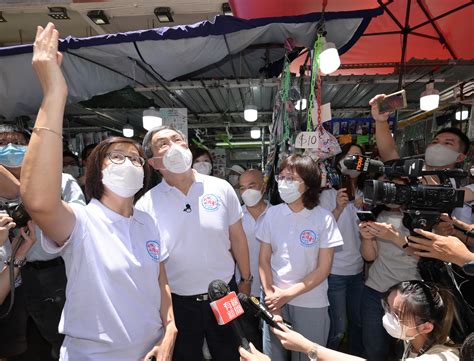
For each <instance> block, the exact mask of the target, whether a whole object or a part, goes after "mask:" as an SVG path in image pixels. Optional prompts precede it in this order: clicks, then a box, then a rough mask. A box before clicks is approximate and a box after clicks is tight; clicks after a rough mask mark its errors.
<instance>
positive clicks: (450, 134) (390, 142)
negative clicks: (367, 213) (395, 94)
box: [369, 94, 472, 222]
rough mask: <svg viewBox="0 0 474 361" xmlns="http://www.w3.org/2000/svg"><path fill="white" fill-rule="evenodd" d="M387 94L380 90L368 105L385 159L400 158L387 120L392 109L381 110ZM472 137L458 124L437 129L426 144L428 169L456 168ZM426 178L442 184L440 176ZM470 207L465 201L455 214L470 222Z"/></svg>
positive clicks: (427, 180) (376, 137) (463, 156)
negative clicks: (370, 108) (457, 126)
mask: <svg viewBox="0 0 474 361" xmlns="http://www.w3.org/2000/svg"><path fill="white" fill-rule="evenodd" d="M384 97H385V94H378V95H376V96H375V97H373V98H372V99H371V100H370V102H369V105H370V106H371V107H372V117H373V118H374V120H375V139H376V142H377V144H383V147H379V151H380V156H381V158H382V161H384V162H385V161H389V160H396V159H400V155H399V154H398V151H397V147H396V144H395V141H394V139H393V137H392V133H391V131H390V127H389V124H388V117H389V113H380V112H379V109H378V106H377V102H378V101H380V100H381V99H383V98H384ZM469 144H470V142H469V138H468V137H467V136H466V135H465V134H464V133H463V132H462V131H461V130H459V129H457V128H444V129H441V130H440V131H438V132H437V133H436V135H435V136H434V138H433V140H432V141H431V143H430V144H428V146H427V147H426V151H425V157H424V159H425V164H426V169H427V170H443V169H456V164H457V163H461V162H463V161H464V159H465V158H466V154H467V153H468V151H469ZM424 181H425V182H426V183H427V184H440V179H439V178H438V177H437V176H425V177H424ZM450 182H451V185H452V186H453V187H455V188H456V187H458V186H459V185H458V184H456V181H455V180H454V179H450ZM471 213H472V211H471V207H469V206H468V205H465V206H464V207H462V208H456V209H455V210H454V211H453V212H452V215H454V216H456V217H457V218H458V219H460V220H462V221H463V222H469V221H470V219H471Z"/></svg>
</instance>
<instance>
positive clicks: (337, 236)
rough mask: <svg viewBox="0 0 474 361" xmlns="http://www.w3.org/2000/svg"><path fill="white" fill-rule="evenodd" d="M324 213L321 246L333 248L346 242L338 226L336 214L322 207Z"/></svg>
mask: <svg viewBox="0 0 474 361" xmlns="http://www.w3.org/2000/svg"><path fill="white" fill-rule="evenodd" d="M321 210H322V211H323V212H324V214H323V215H322V217H321V219H322V222H323V227H322V228H323V230H322V232H321V236H320V247H321V248H332V247H337V246H340V245H342V244H344V242H343V240H342V235H341V232H340V231H339V227H338V226H337V223H336V220H335V219H334V216H333V215H332V214H331V213H330V212H328V211H327V210H325V209H321Z"/></svg>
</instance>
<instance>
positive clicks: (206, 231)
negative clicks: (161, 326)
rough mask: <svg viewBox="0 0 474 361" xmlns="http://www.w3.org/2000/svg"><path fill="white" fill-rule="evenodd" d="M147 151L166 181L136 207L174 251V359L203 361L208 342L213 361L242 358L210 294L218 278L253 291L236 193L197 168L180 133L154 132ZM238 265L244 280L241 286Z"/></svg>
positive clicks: (162, 129)
mask: <svg viewBox="0 0 474 361" xmlns="http://www.w3.org/2000/svg"><path fill="white" fill-rule="evenodd" d="M143 147H144V149H145V154H146V156H147V158H148V162H149V164H150V165H151V166H152V167H153V168H154V169H156V170H158V171H159V172H160V173H161V175H162V176H163V180H162V181H161V183H160V184H158V185H157V186H156V187H154V188H152V189H151V190H150V191H149V192H147V193H146V194H145V195H144V196H143V198H141V199H140V200H139V201H138V203H137V208H139V209H141V210H143V211H145V212H148V213H149V214H151V216H152V217H153V218H155V219H156V221H157V223H158V225H159V227H160V234H161V239H162V242H163V244H164V246H165V247H166V249H167V250H168V251H169V258H168V260H167V262H166V265H165V267H166V271H167V274H168V280H169V285H170V288H171V292H172V297H173V307H174V312H175V318H176V326H177V328H178V336H177V339H176V344H175V349H174V354H173V360H183V361H184V360H186V361H187V360H198V359H202V345H203V340H204V337H205V338H206V340H207V344H208V346H209V350H210V353H211V355H212V357H213V359H215V360H225V361H232V360H238V359H239V353H238V345H239V340H238V338H237V337H236V336H235V335H234V334H233V332H232V329H231V327H230V326H229V325H226V326H219V325H217V322H216V320H215V318H214V315H213V313H212V311H211V308H210V306H209V300H208V296H207V290H208V286H209V283H210V282H211V281H213V280H216V279H221V280H223V281H224V282H227V283H228V284H229V286H230V288H231V289H232V290H234V291H240V292H244V293H247V294H249V293H250V284H251V281H252V275H251V273H250V265H249V251H248V246H247V239H246V237H245V233H244V230H243V228H242V224H241V221H240V219H241V218H242V210H241V208H240V204H239V201H238V198H237V195H236V194H235V192H234V190H233V188H232V187H231V186H230V184H229V183H227V182H226V181H224V180H221V179H219V178H216V177H211V176H206V175H203V174H199V173H197V172H195V171H193V170H192V169H191V163H192V155H191V152H190V151H189V149H188V145H187V143H186V140H185V138H184V135H183V134H182V133H181V132H179V131H177V130H176V129H174V128H171V127H167V126H163V127H158V128H155V129H152V130H150V131H149V132H148V133H147V135H146V136H145V139H144V140H143ZM234 259H235V261H234ZM235 262H237V265H238V267H239V269H240V270H241V272H242V276H243V277H242V279H241V282H240V284H239V287H238V289H237V283H236V281H235V278H234V269H235Z"/></svg>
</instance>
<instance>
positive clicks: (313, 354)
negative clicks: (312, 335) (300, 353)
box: [306, 344, 318, 361]
mask: <svg viewBox="0 0 474 361" xmlns="http://www.w3.org/2000/svg"><path fill="white" fill-rule="evenodd" d="M306 355H307V356H308V358H309V359H310V361H318V345H316V344H314V345H313V347H312V348H311V350H309V352H308V353H307V354H306Z"/></svg>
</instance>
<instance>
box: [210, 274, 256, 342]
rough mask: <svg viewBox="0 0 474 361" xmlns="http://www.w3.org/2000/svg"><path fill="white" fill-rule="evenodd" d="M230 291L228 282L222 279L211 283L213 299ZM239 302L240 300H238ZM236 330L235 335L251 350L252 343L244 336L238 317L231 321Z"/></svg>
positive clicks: (217, 298)
mask: <svg viewBox="0 0 474 361" xmlns="http://www.w3.org/2000/svg"><path fill="white" fill-rule="evenodd" d="M229 293H230V288H229V285H228V284H227V283H225V282H224V281H222V280H214V281H212V282H211V283H209V287H208V294H209V298H210V300H211V301H217V300H219V299H221V298H223V297H225V296H227V295H228V294H229ZM237 303H238V301H237ZM229 323H230V324H231V326H232V329H233V330H234V333H235V335H236V336H237V337H238V338H239V341H240V345H241V346H242V347H243V348H244V349H246V350H247V351H250V345H249V341H248V340H247V338H246V337H245V336H244V333H243V331H242V326H241V325H240V320H239V319H238V318H236V319H234V320H232V321H230V322H229Z"/></svg>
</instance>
